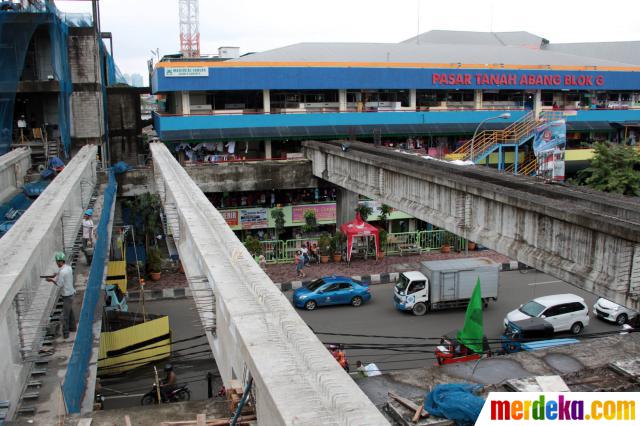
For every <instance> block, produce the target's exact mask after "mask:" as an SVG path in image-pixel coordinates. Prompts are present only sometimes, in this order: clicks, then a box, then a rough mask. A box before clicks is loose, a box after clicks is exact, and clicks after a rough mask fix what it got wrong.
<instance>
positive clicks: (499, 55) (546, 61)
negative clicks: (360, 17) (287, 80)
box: [232, 43, 632, 66]
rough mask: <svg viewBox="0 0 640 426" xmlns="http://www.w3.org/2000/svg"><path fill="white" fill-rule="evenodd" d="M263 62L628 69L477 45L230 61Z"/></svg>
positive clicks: (372, 47) (340, 49)
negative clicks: (510, 65) (552, 66)
mask: <svg viewBox="0 0 640 426" xmlns="http://www.w3.org/2000/svg"><path fill="white" fill-rule="evenodd" d="M263 61H264V62H396V63H398V62H400V63H401V62H408V63H451V64H456V63H462V64H518V65H567V66H632V64H628V63H622V62H615V61H609V60H604V59H598V58H593V57H584V56H577V55H572V54H567V53H563V52H556V51H551V50H548V49H544V50H541V49H533V48H524V47H514V46H502V45H499V46H496V45H477V44H476V45H473V44H468V45H465V44H407V43H298V44H293V45H290V46H285V47H281V48H278V49H274V50H269V51H266V52H262V53H255V54H252V55H247V56H243V57H241V58H238V59H234V60H232V62H263Z"/></svg>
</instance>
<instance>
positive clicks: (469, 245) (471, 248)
mask: <svg viewBox="0 0 640 426" xmlns="http://www.w3.org/2000/svg"><path fill="white" fill-rule="evenodd" d="M475 249H476V243H475V242H473V241H471V240H468V241H467V250H469V251H474V250H475Z"/></svg>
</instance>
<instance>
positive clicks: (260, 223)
mask: <svg viewBox="0 0 640 426" xmlns="http://www.w3.org/2000/svg"><path fill="white" fill-rule="evenodd" d="M267 210H268V209H241V210H240V226H241V227H242V229H261V228H268V227H269V220H268V219H267Z"/></svg>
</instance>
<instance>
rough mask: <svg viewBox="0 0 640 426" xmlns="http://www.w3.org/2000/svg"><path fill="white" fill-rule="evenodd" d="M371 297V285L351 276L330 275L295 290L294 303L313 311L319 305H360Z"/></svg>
mask: <svg viewBox="0 0 640 426" xmlns="http://www.w3.org/2000/svg"><path fill="white" fill-rule="evenodd" d="M370 299H371V293H369V287H368V286H366V285H364V284H363V283H361V282H359V281H356V280H354V279H351V278H349V277H340V276H335V275H334V276H329V277H322V278H318V279H317V280H314V281H312V282H310V283H308V284H306V285H304V286H303V287H300V288H299V289H297V290H295V291H294V292H293V304H294V305H295V306H296V307H298V308H305V309H306V310H308V311H313V310H314V309H316V308H317V307H318V306H326V305H352V306H356V307H358V306H360V305H362V304H363V303H364V302H367V301H369V300H370Z"/></svg>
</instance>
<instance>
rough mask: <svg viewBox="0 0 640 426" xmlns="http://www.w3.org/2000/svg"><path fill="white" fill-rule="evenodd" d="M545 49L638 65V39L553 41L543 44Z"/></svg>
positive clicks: (639, 59)
mask: <svg viewBox="0 0 640 426" xmlns="http://www.w3.org/2000/svg"><path fill="white" fill-rule="evenodd" d="M545 50H549V51H552V52H561V53H571V54H574V55H580V56H584V57H593V58H600V59H605V60H609V61H618V62H626V63H628V64H633V65H640V55H638V52H640V41H612V42H604V43H554V44H549V45H547V46H545Z"/></svg>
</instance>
